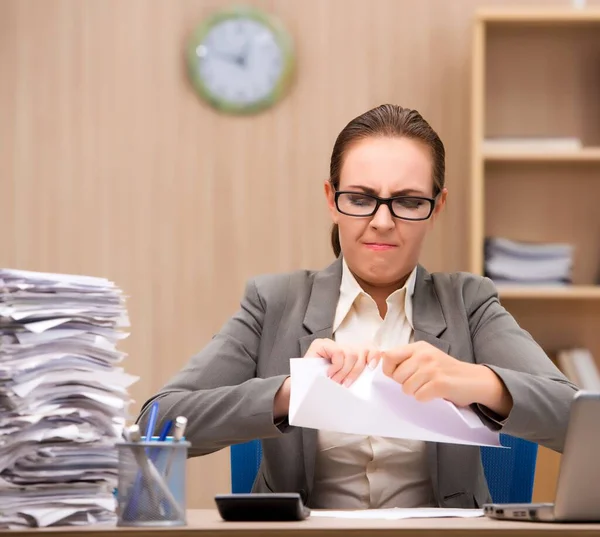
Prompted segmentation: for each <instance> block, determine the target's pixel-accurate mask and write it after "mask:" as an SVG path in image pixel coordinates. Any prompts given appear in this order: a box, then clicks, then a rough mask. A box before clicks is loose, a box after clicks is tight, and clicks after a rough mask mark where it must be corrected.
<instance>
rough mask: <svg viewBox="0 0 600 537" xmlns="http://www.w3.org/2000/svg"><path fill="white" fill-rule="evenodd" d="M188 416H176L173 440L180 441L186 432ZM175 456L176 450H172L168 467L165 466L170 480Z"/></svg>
mask: <svg viewBox="0 0 600 537" xmlns="http://www.w3.org/2000/svg"><path fill="white" fill-rule="evenodd" d="M187 421H188V420H187V418H186V417H185V416H177V417H176V418H175V430H174V431H173V442H180V441H181V439H182V438H183V436H184V434H185V428H186V427H187ZM174 456H175V450H172V451H171V454H170V456H169V460H168V461H167V467H166V468H165V479H166V480H167V482H168V481H169V476H170V474H171V466H172V465H173V457H174Z"/></svg>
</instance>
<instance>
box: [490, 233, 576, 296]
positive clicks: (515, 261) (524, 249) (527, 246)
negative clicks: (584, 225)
mask: <svg viewBox="0 0 600 537" xmlns="http://www.w3.org/2000/svg"><path fill="white" fill-rule="evenodd" d="M573 254H574V248H573V246H572V245H570V244H552V243H544V244H542V243H527V242H517V241H512V240H509V239H503V238H488V239H487V240H486V244H485V274H486V276H489V277H490V278H491V279H492V280H494V282H495V283H497V284H499V285H502V284H512V285H514V284H527V285H565V284H569V283H571V281H572V274H571V271H572V267H573Z"/></svg>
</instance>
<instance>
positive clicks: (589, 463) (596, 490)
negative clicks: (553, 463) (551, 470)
mask: <svg viewBox="0 0 600 537" xmlns="http://www.w3.org/2000/svg"><path fill="white" fill-rule="evenodd" d="M483 512H484V515H486V516H488V517H490V518H495V519H503V520H532V521H540V522H600V392H588V391H579V392H577V393H576V394H575V398H574V399H573V403H572V406H571V411H570V415H569V424H568V426H567V436H566V439H565V447H564V451H563V455H562V457H561V461H560V470H559V474H558V483H557V486H556V499H555V501H554V503H522V504H518V503H514V504H498V503H491V504H486V505H484V506H483Z"/></svg>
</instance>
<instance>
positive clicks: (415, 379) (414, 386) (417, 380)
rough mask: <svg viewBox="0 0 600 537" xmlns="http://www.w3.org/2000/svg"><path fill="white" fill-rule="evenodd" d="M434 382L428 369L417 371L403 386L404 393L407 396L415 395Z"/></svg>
mask: <svg viewBox="0 0 600 537" xmlns="http://www.w3.org/2000/svg"><path fill="white" fill-rule="evenodd" d="M431 380H432V376H431V371H429V370H428V369H423V368H422V369H417V370H416V371H415V372H414V373H413V374H412V375H410V376H409V377H408V378H407V379H406V380H405V381H404V382H403V384H402V391H403V392H404V393H405V394H406V395H413V396H414V395H415V393H417V391H418V390H420V389H421V388H422V387H423V386H424V385H425V384H426V383H428V382H430V381H431Z"/></svg>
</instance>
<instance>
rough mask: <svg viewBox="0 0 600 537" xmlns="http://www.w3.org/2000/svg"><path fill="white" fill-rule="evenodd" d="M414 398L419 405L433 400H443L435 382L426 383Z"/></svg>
mask: <svg viewBox="0 0 600 537" xmlns="http://www.w3.org/2000/svg"><path fill="white" fill-rule="evenodd" d="M414 398H415V399H416V400H417V401H419V402H420V403H426V402H428V401H431V400H433V399H443V395H442V390H441V387H440V384H439V382H437V381H436V380H431V381H429V382H426V383H425V384H423V386H421V387H420V388H419V389H418V390H417V391H416V392H415V394H414Z"/></svg>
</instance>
